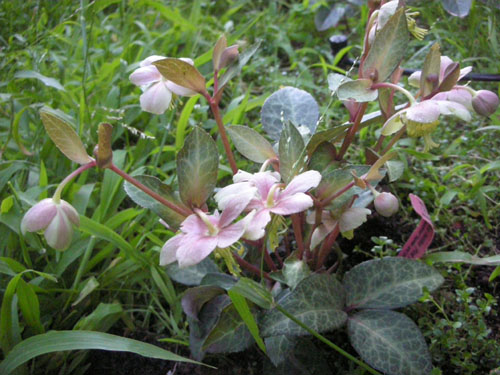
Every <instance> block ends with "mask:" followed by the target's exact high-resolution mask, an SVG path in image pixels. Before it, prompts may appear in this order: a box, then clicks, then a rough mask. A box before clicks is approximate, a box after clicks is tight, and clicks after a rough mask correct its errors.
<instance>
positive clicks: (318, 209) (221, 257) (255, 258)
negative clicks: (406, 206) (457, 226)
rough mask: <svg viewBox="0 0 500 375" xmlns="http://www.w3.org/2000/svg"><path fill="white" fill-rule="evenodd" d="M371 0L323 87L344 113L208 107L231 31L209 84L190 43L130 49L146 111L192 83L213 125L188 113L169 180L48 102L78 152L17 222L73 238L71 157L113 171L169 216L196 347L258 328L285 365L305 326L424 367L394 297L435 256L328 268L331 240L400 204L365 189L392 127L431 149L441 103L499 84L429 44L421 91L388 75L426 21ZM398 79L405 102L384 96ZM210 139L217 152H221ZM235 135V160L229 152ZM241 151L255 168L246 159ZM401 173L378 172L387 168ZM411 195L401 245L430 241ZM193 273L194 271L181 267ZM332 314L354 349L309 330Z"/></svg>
mask: <svg viewBox="0 0 500 375" xmlns="http://www.w3.org/2000/svg"><path fill="white" fill-rule="evenodd" d="M376 3H378V2H369V6H370V22H369V23H368V26H367V29H366V32H365V40H364V46H363V53H362V55H361V58H360V67H359V71H358V73H357V78H356V79H351V78H349V77H346V76H344V75H339V74H331V75H330V76H329V87H330V89H331V90H332V94H333V93H335V94H336V95H337V96H338V98H339V100H342V101H344V103H346V107H347V108H348V110H349V115H350V116H349V117H350V121H349V122H348V123H345V124H334V125H332V124H324V123H321V121H320V116H319V106H318V104H317V102H316V101H315V99H314V98H313V97H312V96H311V95H310V94H309V93H307V92H305V91H303V90H300V89H297V88H293V87H285V88H282V89H280V90H278V91H276V92H275V93H273V94H272V95H271V96H270V97H269V98H268V99H267V100H266V101H265V103H264V104H263V106H262V112H261V122H262V129H263V132H264V133H265V134H267V138H266V137H265V136H264V135H262V134H261V133H259V132H257V131H256V130H254V129H253V128H252V127H250V126H241V125H230V126H228V125H225V124H224V122H223V116H222V114H221V108H220V102H221V98H222V94H223V92H224V89H225V88H226V86H227V85H228V84H229V82H230V80H231V79H232V78H233V77H234V76H235V75H236V74H238V72H239V71H240V70H241V68H242V66H243V65H244V64H245V63H246V62H247V61H248V60H249V59H250V57H251V56H252V54H253V53H255V52H256V51H257V48H258V44H257V45H255V46H253V47H249V48H248V49H247V50H246V51H243V52H242V53H241V54H240V52H239V51H238V48H239V47H238V46H237V45H232V46H229V47H228V46H227V40H226V38H225V37H224V36H223V37H221V38H220V39H219V40H218V41H217V43H216V44H215V46H214V48H213V55H212V64H213V81H211V82H213V86H212V87H211V88H210V87H208V88H207V82H206V79H205V77H204V76H203V75H202V74H201V73H200V72H199V71H198V69H197V68H196V67H195V66H194V64H193V60H191V59H187V58H183V59H176V58H164V57H162V56H156V55H154V56H150V57H148V58H146V59H145V60H143V61H142V62H141V63H140V67H139V68H138V69H137V70H135V71H134V72H133V73H132V74H131V75H130V80H131V81H132V83H134V84H136V85H138V86H141V88H142V89H143V90H144V93H143V94H142V95H141V97H140V100H139V101H140V105H141V107H142V109H143V110H144V111H147V112H151V113H154V114H161V113H164V112H165V111H166V110H168V108H169V107H170V106H171V101H172V97H173V96H172V94H176V95H179V96H191V95H201V96H202V97H203V98H204V99H205V100H206V102H207V103H208V106H209V107H210V109H211V111H212V115H213V117H214V119H215V123H216V126H217V129H214V131H213V132H211V134H215V135H214V136H212V135H210V134H209V133H207V132H206V131H205V130H203V129H202V128H201V127H193V129H192V130H191V132H190V133H189V135H188V136H187V137H186V138H185V139H184V145H183V146H182V148H181V149H180V150H179V152H178V154H177V158H176V163H177V164H176V165H177V169H176V171H175V172H174V175H175V176H172V177H176V178H172V179H171V181H174V182H173V183H172V185H171V186H167V185H165V184H163V183H162V182H161V181H159V180H158V179H157V178H155V177H153V176H145V175H142V176H135V177H132V176H130V175H129V174H127V173H126V172H124V171H122V170H121V169H119V168H118V167H117V166H116V165H115V164H114V163H113V154H112V148H111V146H112V142H111V132H112V126H111V125H110V124H100V125H99V127H98V136H99V137H98V145H97V147H96V148H95V150H94V157H95V159H94V158H92V157H90V156H89V155H88V154H87V152H86V150H85V147H84V146H83V143H82V142H81V140H80V138H79V137H78V136H77V134H76V133H75V131H74V130H73V128H72V126H71V124H69V123H68V122H67V121H66V120H65V119H64V118H63V117H62V116H60V114H58V113H57V111H54V110H51V109H49V108H44V109H42V111H41V117H42V122H43V124H44V126H45V128H46V130H47V132H48V134H49V136H50V137H51V138H52V140H53V141H54V142H55V143H56V145H57V147H58V148H59V149H60V150H61V151H62V152H63V153H64V154H65V155H66V156H67V157H68V158H69V159H71V160H72V161H74V162H76V163H79V164H81V166H80V167H79V168H78V169H77V170H75V171H74V172H73V173H71V174H70V175H69V176H68V177H67V178H66V179H65V180H64V181H63V182H62V183H61V184H60V185H59V187H58V189H57V190H56V193H55V194H54V197H53V198H52V199H45V200H43V201H41V202H40V203H38V204H36V205H35V206H33V207H32V208H31V209H30V210H28V212H27V213H26V215H25V217H24V219H23V221H22V224H21V227H22V232H23V233H24V232H25V231H32V232H33V231H34V232H36V231H39V230H45V238H46V240H47V243H48V244H49V246H51V247H53V248H55V249H56V250H64V249H66V248H67V247H69V246H71V233H72V224H74V225H78V222H79V216H78V214H77V213H76V211H75V209H73V208H72V207H71V206H70V205H69V204H68V203H67V202H65V201H63V200H61V199H60V195H61V191H62V188H63V187H64V186H65V185H66V184H67V183H68V182H69V181H70V180H71V179H73V178H74V177H75V176H77V175H78V174H80V173H82V172H83V171H84V170H87V169H89V168H92V167H98V168H101V169H108V170H110V171H112V172H114V173H116V174H118V175H119V176H121V177H122V178H124V179H125V180H126V183H125V190H126V192H127V194H128V195H129V196H130V198H131V199H132V200H134V201H135V202H136V203H138V204H140V205H142V206H144V207H145V208H148V209H151V210H153V211H154V212H155V213H157V214H158V215H159V216H160V218H161V220H162V222H164V223H166V225H167V228H168V229H169V230H170V232H171V233H170V238H169V239H166V242H165V244H164V246H163V248H162V249H161V252H160V254H159V263H160V264H161V265H162V266H166V268H165V272H166V273H167V274H168V275H170V277H171V278H172V279H174V280H175V281H179V282H184V283H186V284H187V285H190V286H193V285H198V286H196V287H194V288H191V289H188V290H187V291H186V292H185V294H184V297H183V300H182V307H183V309H184V311H185V312H186V314H187V316H188V322H189V328H190V347H191V351H192V355H193V357H194V358H195V359H197V360H201V359H202V358H203V356H204V355H205V353H217V352H231V351H241V350H244V349H246V348H247V347H249V346H251V345H252V344H254V343H256V344H257V345H258V346H259V348H260V349H261V350H262V352H264V353H266V354H267V356H268V357H269V359H270V360H271V362H272V363H273V365H275V366H277V367H280V368H282V369H283V368H285V366H292V367H293V366H296V365H297V364H298V363H299V361H298V359H297V357H295V354H296V353H298V352H300V350H301V348H303V346H304V345H309V344H308V343H307V342H304V341H303V339H302V336H304V335H306V334H311V335H313V336H315V337H316V338H318V339H319V340H321V341H323V342H324V343H325V344H327V345H328V346H330V347H331V348H332V349H334V350H335V351H337V352H338V353H340V354H342V355H344V356H346V357H347V358H349V359H350V360H351V361H353V362H355V363H357V364H358V365H359V366H361V367H363V368H364V369H365V370H366V371H368V372H369V373H372V374H379V372H378V371H377V370H379V371H382V372H384V373H386V374H394V375H396V374H397V375H401V374H429V373H430V371H431V369H432V361H431V358H430V355H429V352H428V350H427V345H426V343H425V339H424V337H423V336H422V334H421V333H420V331H419V330H418V328H417V326H416V325H415V324H414V323H413V322H412V321H411V320H410V319H409V318H407V317H406V316H405V315H404V314H401V313H399V312H395V311H393V309H396V308H400V307H404V306H407V305H408V304H411V303H414V302H417V301H418V299H419V298H420V297H421V296H422V295H423V290H424V289H426V290H428V291H431V292H432V291H433V290H435V289H436V288H438V287H439V285H440V284H441V283H442V281H443V279H442V277H441V275H440V274H439V272H437V271H436V270H434V269H433V268H431V267H430V266H428V265H427V264H425V263H423V262H421V261H419V260H417V259H408V258H409V257H410V256H408V258H406V257H403V256H399V257H396V258H383V259H378V260H372V261H367V262H363V263H360V264H359V265H357V266H355V267H353V268H352V269H351V270H349V271H348V272H347V273H345V274H344V275H341V274H340V273H341V270H342V269H343V268H342V267H341V265H342V262H343V260H344V258H345V257H348V256H349V254H345V253H343V251H342V249H341V248H340V246H339V244H338V241H337V240H338V236H339V235H342V236H343V237H345V238H347V239H352V238H353V237H356V236H362V235H363V231H362V230H361V229H359V228H360V227H361V226H362V225H363V223H365V222H366V221H367V219H368V217H369V215H372V211H371V210H370V209H369V208H368V207H369V206H370V205H371V204H372V202H373V205H374V208H375V213H374V214H375V215H377V214H378V215H381V216H383V217H389V216H391V215H394V214H395V213H396V212H397V211H398V208H399V201H398V199H397V198H396V197H395V196H394V195H392V194H390V193H386V192H382V193H379V192H378V191H377V190H376V189H377V185H378V184H379V183H380V182H381V181H383V180H384V178H385V175H386V174H387V171H389V174H391V169H390V168H389V166H390V165H391V164H389V163H398V164H399V165H400V166H402V167H403V168H404V165H405V164H404V163H403V162H402V161H401V160H391V159H394V157H395V156H397V157H398V158H400V159H401V158H403V157H405V156H404V155H403V154H401V155H398V153H397V151H394V150H393V147H394V146H395V145H398V141H399V140H400V138H401V137H402V136H403V135H404V134H405V133H406V134H408V136H410V137H423V138H424V142H425V146H424V151H429V150H430V149H432V148H436V147H438V144H437V143H435V142H434V141H433V140H432V138H431V133H432V132H433V131H435V130H436V129H437V127H438V124H439V121H440V118H441V116H448V115H453V116H455V117H457V119H458V120H457V121H463V122H468V121H470V120H471V118H472V115H471V112H472V111H475V112H476V113H478V114H480V115H483V116H488V115H491V114H492V113H494V112H495V111H496V109H497V107H498V97H497V96H496V95H495V94H494V93H492V92H489V91H485V90H479V91H477V92H476V91H474V90H473V89H471V88H470V87H469V86H467V85H465V86H459V85H458V81H459V80H460V78H461V77H463V76H464V74H466V73H467V72H468V71H470V68H465V69H462V70H460V69H459V66H458V64H457V63H454V62H452V61H451V60H450V59H448V58H446V57H445V56H443V57H442V56H441V54H440V51H439V46H438V45H437V44H435V45H434V46H432V47H431V49H430V52H429V54H428V55H427V57H426V59H425V61H424V65H423V68H422V70H421V71H420V72H418V73H415V74H414V75H413V76H412V77H411V78H410V83H411V84H412V85H413V87H415V88H416V89H417V90H418V91H417V92H416V93H412V92H410V91H409V90H407V89H405V88H404V87H403V86H402V85H401V84H400V83H398V82H399V80H400V78H401V74H400V70H399V64H400V62H401V61H402V59H403V57H404V55H405V52H406V48H407V46H408V40H409V38H410V34H411V33H413V34H415V35H416V36H417V37H419V38H423V36H424V35H425V33H424V32H423V30H422V29H419V28H418V27H417V26H416V21H415V19H414V18H413V17H414V16H416V15H417V14H416V13H415V12H411V11H408V10H406V9H404V7H402V6H400V3H401V2H399V1H391V2H388V3H386V4H385V5H383V7H382V9H380V10H378V9H377V7H376ZM398 93H402V94H403V95H404V96H405V98H406V99H407V102H406V103H401V104H400V105H396V104H395V101H396V100H397V99H398V98H397V94H398ZM376 100H378V104H379V107H380V111H378V112H376V113H373V114H369V115H366V113H365V112H366V110H367V107H368V103H369V102H373V101H376ZM365 115H366V116H365ZM318 124H320V125H321V126H322V129H321V130H318V129H317V127H318ZM365 126H378V127H379V128H380V129H381V135H380V137H379V139H378V141H377V142H376V144H375V145H373V147H371V148H369V149H367V150H366V154H365V159H366V163H365V164H363V165H359V164H355V163H353V162H351V161H350V158H351V154H350V153H349V151H350V149H351V145H352V144H353V142H354V141H355V140H356V137H357V135H358V132H359V130H360V129H362V128H363V127H365ZM230 139H231V140H232V143H230ZM217 142H220V143H221V146H222V148H223V149H224V152H225V158H220V157H219V152H218V147H217ZM399 145H400V146H401V147H405V146H404V145H403V144H399ZM234 150H236V151H238V153H239V154H241V156H242V157H244V158H246V159H248V161H244V159H243V158H242V157H240V156H239V155H238V157H235V155H234ZM356 154H357V152H356ZM220 160H221V162H222V163H225V162H226V161H227V164H228V165H229V168H230V171H231V172H232V174H233V176H232V183H230V184H228V183H226V180H227V179H226V177H224V174H222V177H220V178H219V172H220V170H224V171H226V172H227V170H228V169H227V168H222V169H221V168H220V167H219V161H220ZM252 163H253V164H252ZM239 165H240V166H242V167H243V166H245V169H246V170H248V171H258V172H252V173H251V172H245V171H243V170H241V169H240V167H239ZM258 165H260V167H259V166H258ZM271 168H272V169H271ZM398 177H400V176H396V177H395V178H394V176H393V175H391V181H393V180H396V179H397V178H398ZM217 186H218V187H217ZM411 198H412V204H414V202H416V203H415V204H418V205H417V206H415V204H414V207H416V208H415V210H416V211H417V213H418V214H419V215H420V216H421V217H422V218H423V224H421V225H419V227H417V230H416V231H415V232H414V234H413V235H412V236H411V237H410V240H409V242H407V243H406V244H405V246H404V249H405V250H404V251H402V252H401V254H410V253H411V252H410V250H412V249H415V248H417V250H418V251H417V252H416V253H419V254H420V253H421V252H422V251H423V252H425V248H423V249H422V245H421V244H426V245H425V246H428V245H429V244H430V242H431V241H432V235H433V226H432V222H431V221H430V218H429V215H428V214H427V211H426V209H425V206H424V205H423V203H418V202H419V200H418V197H411ZM159 206H160V207H161V209H159V208H158V207H159ZM419 228H420V229H419ZM408 249H410V250H408ZM212 253H214V255H215V256H213V257H211V256H210V255H211V254H212ZM413 253H415V252H413ZM413 253H412V254H413ZM412 257H413V258H415V257H416V256H412ZM213 259H215V260H216V262H214V261H213ZM209 269H210V270H211V271H210V272H208V271H207V270H209ZM214 270H217V271H215V272H214ZM335 271H337V273H338V274H334V272H335ZM228 273H229V274H230V275H228ZM179 274H183V275H184V277H182V278H179V276H178V275H179ZM190 275H196V278H194V279H192V280H191V279H190V277H191V276H190ZM341 276H343V281H342V282H340V281H339V279H340V278H341ZM186 280H188V281H186ZM387 290H390V292H387ZM343 326H346V327H347V333H348V336H349V340H350V342H351V344H352V346H353V348H354V349H355V350H356V352H357V353H358V354H359V357H360V358H361V359H359V358H356V357H354V356H352V355H351V354H349V353H347V352H345V351H344V350H343V349H341V348H340V347H338V346H337V345H335V344H334V343H333V342H331V341H329V340H327V339H326V338H325V337H323V336H322V335H321V334H320V333H319V332H325V331H330V330H333V329H339V328H341V327H343ZM380 342H387V343H390V345H385V344H384V345H380ZM287 368H288V367H287Z"/></svg>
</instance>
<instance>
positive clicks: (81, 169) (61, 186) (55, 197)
mask: <svg viewBox="0 0 500 375" xmlns="http://www.w3.org/2000/svg"><path fill="white" fill-rule="evenodd" d="M96 165H97V163H96V161H95V160H92V161H91V162H90V163H87V164H84V165H82V166H80V167H79V168H78V169H75V170H74V171H73V172H71V173H70V174H69V175H68V176H66V178H65V179H64V180H62V181H61V183H60V184H59V186H58V187H57V189H56V191H55V192H54V195H53V196H52V200H53V201H54V203H59V201H60V200H61V193H62V191H63V189H64V187H65V186H66V185H67V184H68V182H70V181H71V180H72V179H74V178H75V177H76V176H78V175H79V174H80V173H82V172H84V171H86V170H87V169H90V168H92V167H95V166H96Z"/></svg>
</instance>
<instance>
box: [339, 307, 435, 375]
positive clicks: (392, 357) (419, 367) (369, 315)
mask: <svg viewBox="0 0 500 375" xmlns="http://www.w3.org/2000/svg"><path fill="white" fill-rule="evenodd" d="M347 329H348V333H349V340H350V341H351V344H352V346H353V347H354V349H356V351H357V352H358V354H359V355H360V356H361V358H362V359H363V360H364V361H366V362H368V364H370V365H371V366H373V367H374V368H376V369H377V370H380V371H382V372H383V373H384V374H388V375H425V374H429V373H430V372H431V370H432V362H431V358H430V355H429V351H428V349H427V345H426V343H425V340H424V337H423V336H422V333H420V330H419V329H418V327H417V326H416V325H415V323H413V321H411V320H410V319H409V318H408V317H407V316H406V315H403V314H401V313H397V312H394V311H390V310H363V311H360V312H358V313H356V314H355V315H353V316H351V317H349V321H348V324H347Z"/></svg>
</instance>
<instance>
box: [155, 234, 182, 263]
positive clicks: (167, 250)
mask: <svg viewBox="0 0 500 375" xmlns="http://www.w3.org/2000/svg"><path fill="white" fill-rule="evenodd" d="M183 238H184V234H182V233H180V234H178V235H176V236H173V237H172V238H170V239H169V240H168V241H167V242H165V245H163V247H162V248H161V253H160V266H166V265H167V264H170V263H173V262H175V261H176V260H177V257H176V254H177V249H178V248H179V246H180V245H181V243H182V240H183Z"/></svg>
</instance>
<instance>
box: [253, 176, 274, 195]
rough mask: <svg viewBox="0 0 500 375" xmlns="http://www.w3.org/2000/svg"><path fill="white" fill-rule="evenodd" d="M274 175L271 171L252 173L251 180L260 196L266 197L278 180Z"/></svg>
mask: <svg viewBox="0 0 500 375" xmlns="http://www.w3.org/2000/svg"><path fill="white" fill-rule="evenodd" d="M276 177H277V176H276V174H274V173H272V172H258V173H255V174H254V175H253V177H252V180H251V181H252V182H253V183H254V184H255V186H256V187H257V189H258V191H259V194H260V196H261V198H263V199H266V198H267V195H268V193H269V190H271V187H272V186H273V185H274V184H276V183H278V182H279V180H277V179H276Z"/></svg>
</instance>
